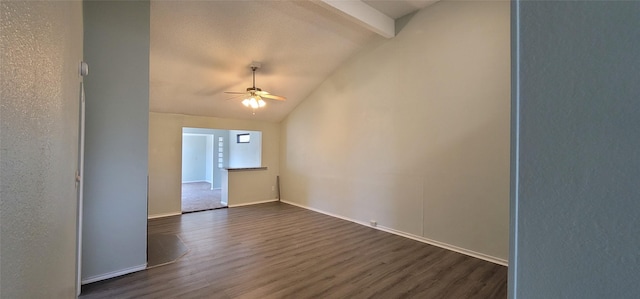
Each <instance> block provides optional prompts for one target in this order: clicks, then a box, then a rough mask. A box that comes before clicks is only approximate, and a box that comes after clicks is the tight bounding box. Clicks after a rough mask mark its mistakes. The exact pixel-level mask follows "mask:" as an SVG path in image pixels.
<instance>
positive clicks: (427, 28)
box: [280, 1, 510, 262]
mask: <svg viewBox="0 0 640 299" xmlns="http://www.w3.org/2000/svg"><path fill="white" fill-rule="evenodd" d="M509 5H510V4H509V3H508V2H447V1H445V2H439V3H437V4H435V5H433V6H431V7H428V8H427V9H424V10H422V11H419V12H418V13H417V14H415V15H414V16H413V17H411V19H410V20H409V21H408V23H407V24H406V26H405V27H404V28H403V29H402V31H401V32H400V33H399V34H398V35H397V36H396V37H395V38H393V39H389V40H383V41H376V42H374V43H372V44H370V45H369V46H368V47H367V48H366V50H364V51H362V52H361V53H359V54H357V55H355V56H354V57H352V58H351V59H350V60H348V61H347V62H346V63H345V64H344V65H343V66H342V67H341V68H339V69H338V70H337V71H336V72H335V73H334V74H333V75H332V76H330V77H329V78H327V80H326V81H325V82H324V83H323V84H322V85H321V86H320V87H319V88H318V89H317V90H316V91H315V92H313V93H312V94H311V95H310V96H309V98H307V99H306V100H305V101H304V102H303V103H302V104H300V105H299V106H298V107H297V108H296V110H294V111H293V112H292V113H291V114H290V115H289V116H288V117H287V119H285V121H283V123H282V133H281V140H282V143H281V157H280V161H281V167H280V169H281V176H282V186H283V190H282V199H283V200H286V201H291V202H294V203H297V204H300V205H304V206H308V207H311V208H315V209H318V210H321V211H325V212H328V213H333V214H336V215H340V216H343V217H347V218H350V219H353V220H356V221H361V222H366V223H368V222H369V221H370V220H375V221H377V222H378V224H379V226H382V227H386V228H390V229H393V230H398V231H401V232H403V233H408V234H412V235H415V236H419V237H422V238H425V239H429V240H433V241H436V242H441V243H445V244H448V245H452V246H456V247H460V248H462V249H464V250H466V251H469V252H472V253H473V252H475V253H478V255H480V256H486V257H487V258H489V259H494V260H496V261H502V262H504V261H505V260H506V259H507V257H508V231H509V217H508V216H509V144H510V143H509V132H510V122H509V121H510V119H509V117H510V116H509V115H510V30H509V19H510V9H509ZM404 21H406V20H404Z"/></svg>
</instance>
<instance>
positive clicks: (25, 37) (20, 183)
mask: <svg viewBox="0 0 640 299" xmlns="http://www.w3.org/2000/svg"><path fill="white" fill-rule="evenodd" d="M0 22H1V24H2V25H1V26H2V30H0V40H1V41H2V51H0V94H1V95H0V101H1V102H0V156H1V159H0V220H1V221H0V252H1V253H2V254H0V296H1V297H2V298H72V297H75V291H76V289H75V282H76V280H75V275H76V274H75V273H76V267H75V266H74V265H75V264H76V258H75V256H76V239H77V238H76V221H77V214H76V213H77V205H76V204H77V202H76V188H75V179H74V178H75V171H76V167H77V165H78V164H77V159H78V109H79V108H78V107H79V106H78V105H79V86H80V82H81V78H80V77H79V76H78V63H79V62H80V61H81V60H82V2H71V1H69V2H31V1H20V2H18V1H11V2H7V1H2V2H0Z"/></svg>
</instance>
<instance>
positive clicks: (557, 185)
mask: <svg viewBox="0 0 640 299" xmlns="http://www.w3.org/2000/svg"><path fill="white" fill-rule="evenodd" d="M518 5H519V9H516V10H515V11H514V12H515V13H518V14H514V16H516V17H517V16H519V18H514V21H515V22H517V23H516V24H517V25H519V28H520V31H519V32H518V35H517V37H518V40H519V47H520V51H519V52H517V53H518V56H517V57H519V60H518V63H519V66H520V68H519V69H517V68H516V69H514V74H515V75H517V77H516V79H517V83H518V84H519V86H520V95H519V97H517V98H514V106H515V107H517V108H519V109H518V110H516V111H515V114H514V119H515V120H516V122H515V123H514V129H515V131H514V133H515V136H516V137H517V138H514V139H513V140H514V142H515V141H519V142H518V143H516V145H517V146H518V148H519V152H516V153H515V154H516V155H515V156H514V158H515V160H514V162H515V163H517V164H515V165H517V166H518V167H517V168H516V169H517V170H518V172H516V173H514V175H515V177H514V179H516V180H514V185H513V188H514V190H517V193H516V194H515V195H516V196H514V198H513V199H512V202H511V204H512V207H513V209H514V210H513V215H514V218H513V219H514V224H513V227H514V230H513V233H515V235H514V237H513V238H512V240H513V243H512V261H511V263H510V265H511V266H512V268H513V271H512V274H511V277H510V279H509V282H510V284H511V285H510V289H511V298H638V294H640V284H638V273H639V269H640V217H638V215H639V214H640V200H639V193H638V187H639V182H640V151H639V150H638V149H639V148H640V139H639V138H638V136H639V134H638V129H639V128H640V100H639V99H640V84H638V82H640V72H639V70H640V59H638V53H640V30H638V28H640V18H638V16H639V15H640V3H639V2H634V1H624V2H622V1H621V2H580V1H578V2H537V1H522V2H520V3H519V4H518ZM518 70H519V72H518ZM518 121H519V122H518Z"/></svg>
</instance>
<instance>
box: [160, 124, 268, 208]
mask: <svg viewBox="0 0 640 299" xmlns="http://www.w3.org/2000/svg"><path fill="white" fill-rule="evenodd" d="M183 127H196V128H217V129H223V130H232V129H240V130H250V131H261V132H262V165H263V166H266V167H267V168H268V169H267V170H263V171H253V172H248V173H243V174H241V175H240V176H242V179H244V180H246V181H245V182H249V181H250V182H251V188H247V184H238V185H236V184H235V183H233V182H232V183H230V185H229V193H230V194H233V196H234V199H235V201H234V202H233V203H234V204H242V203H248V202H255V201H262V200H270V199H274V198H276V193H275V191H272V186H274V185H275V182H276V176H277V175H278V174H279V161H278V159H279V156H278V153H279V145H280V130H279V128H280V126H279V124H275V123H269V122H261V121H251V120H235V119H223V118H215V117H200V116H189V115H182V114H169V113H157V112H150V113H149V216H150V217H155V216H162V215H170V214H178V213H180V212H181V211H180V187H181V185H180V182H181V180H180V174H181V168H182V166H181V157H182V153H181V148H182V141H181V139H182V128H183ZM234 141H235V140H234ZM227 143H228V142H227ZM229 204H232V203H231V202H230V203H229Z"/></svg>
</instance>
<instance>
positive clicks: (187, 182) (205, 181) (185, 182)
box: [182, 180, 211, 184]
mask: <svg viewBox="0 0 640 299" xmlns="http://www.w3.org/2000/svg"><path fill="white" fill-rule="evenodd" d="M182 183H183V184H189V183H211V182H209V181H207V180H204V181H182Z"/></svg>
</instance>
